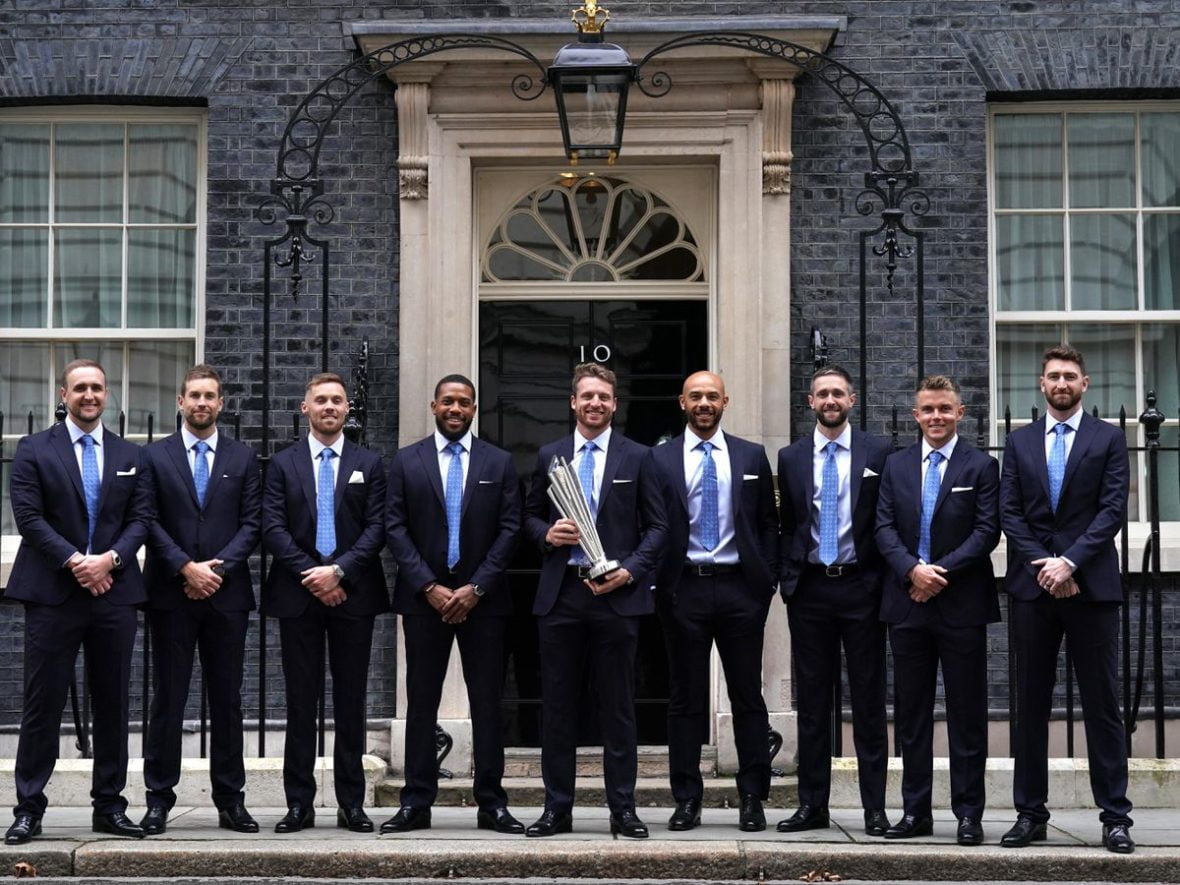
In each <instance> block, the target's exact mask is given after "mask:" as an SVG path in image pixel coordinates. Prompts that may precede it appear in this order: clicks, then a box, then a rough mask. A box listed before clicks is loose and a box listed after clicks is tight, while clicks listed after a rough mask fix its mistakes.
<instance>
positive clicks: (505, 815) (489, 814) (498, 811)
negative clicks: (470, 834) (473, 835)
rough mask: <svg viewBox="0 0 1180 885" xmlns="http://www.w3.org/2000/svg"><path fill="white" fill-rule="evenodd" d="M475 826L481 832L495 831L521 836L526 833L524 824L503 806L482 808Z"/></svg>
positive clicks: (477, 815)
mask: <svg viewBox="0 0 1180 885" xmlns="http://www.w3.org/2000/svg"><path fill="white" fill-rule="evenodd" d="M475 826H476V827H477V828H478V829H481V830H495V831H496V832H497V833H508V834H509V835H512V836H519V835H520V834H521V833H523V832H524V824H522V823H521V822H520V821H518V820H517V819H516V818H514V817H513V816H512V812H511V811H509V810H508V809H507V808H505V807H504V806H503V805H501V806H500V807H499V808H489V809H488V810H487V811H484V810H483V809H482V808H481V809H480V810H479V812H478V813H477V814H476V815H475Z"/></svg>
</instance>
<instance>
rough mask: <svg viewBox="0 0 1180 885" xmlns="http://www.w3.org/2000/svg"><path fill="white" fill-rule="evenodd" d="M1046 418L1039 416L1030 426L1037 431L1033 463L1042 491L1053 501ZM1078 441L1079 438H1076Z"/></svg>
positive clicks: (1034, 438) (1034, 441)
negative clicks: (1047, 453) (1046, 439)
mask: <svg viewBox="0 0 1180 885" xmlns="http://www.w3.org/2000/svg"><path fill="white" fill-rule="evenodd" d="M1045 423H1046V422H1045V419H1044V418H1038V419H1037V420H1036V421H1034V422H1033V423H1032V424H1030V425H1029V426H1030V427H1035V428H1036V429H1037V432H1036V433H1035V434H1034V436H1033V443H1034V445H1033V452H1032V457H1033V464H1034V465H1036V469H1037V476H1038V477H1040V480H1041V491H1042V492H1044V493H1045V500H1046V501H1051V500H1052V498H1050V497H1049V460H1048V459H1047V458H1046V457H1045ZM1074 443H1077V440H1076V439H1075V440H1074Z"/></svg>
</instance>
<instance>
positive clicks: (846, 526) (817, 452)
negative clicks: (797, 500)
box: [807, 424, 856, 565]
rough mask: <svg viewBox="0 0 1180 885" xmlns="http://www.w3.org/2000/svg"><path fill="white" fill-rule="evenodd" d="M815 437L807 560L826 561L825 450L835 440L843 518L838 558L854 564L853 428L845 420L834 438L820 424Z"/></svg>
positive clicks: (842, 562) (839, 512)
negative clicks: (822, 548)
mask: <svg viewBox="0 0 1180 885" xmlns="http://www.w3.org/2000/svg"><path fill="white" fill-rule="evenodd" d="M811 440H812V446H813V448H812V455H811V474H812V479H813V481H814V488H815V494H813V495H812V496H811V552H810V553H808V554H807V561H808V562H810V563H812V564H813V565H823V563H821V562H820V559H819V518H820V510H821V509H822V508H823V505H822V503H821V501H822V498H823V482H824V462H825V461H826V460H827V459H828V453H827V452H826V451H824V450H825V449H826V448H827V446H828V443H830V442H834V443H835V444H836V475H837V476H838V477H839V479H840V483H839V486H838V487H837V498H836V512H837V515H838V517H839V520H840V521H839V528H838V529H837V532H836V562H837V563H838V564H840V565H852V564H853V563H855V562H856V541H855V539H854V538H853V537H852V428H851V427H850V426H849V425H848V424H845V425H844V429H843V430H842V431H841V432H840V435H839V436H838V437H836V438H835V439H834V440H831V439H828V438H827V437H826V436H824V435H823V434H822V433H820V432H819V427H816V428H815V430H814V431H812V435H811Z"/></svg>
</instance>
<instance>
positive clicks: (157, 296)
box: [127, 229, 196, 329]
mask: <svg viewBox="0 0 1180 885" xmlns="http://www.w3.org/2000/svg"><path fill="white" fill-rule="evenodd" d="M195 243H196V231H194V230H191V229H190V230H175V229H170V230H129V231H128V232H127V325H128V326H130V327H132V328H158V329H177V328H182V329H183V328H189V327H190V326H192V325H193V263H194V253H195V250H196V245H195Z"/></svg>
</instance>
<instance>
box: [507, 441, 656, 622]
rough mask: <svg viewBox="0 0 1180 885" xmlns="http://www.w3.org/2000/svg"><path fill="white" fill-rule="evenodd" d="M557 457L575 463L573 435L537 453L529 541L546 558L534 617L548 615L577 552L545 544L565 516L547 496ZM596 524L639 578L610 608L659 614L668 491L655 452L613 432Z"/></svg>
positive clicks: (528, 506)
mask: <svg viewBox="0 0 1180 885" xmlns="http://www.w3.org/2000/svg"><path fill="white" fill-rule="evenodd" d="M555 455H560V456H561V457H563V458H565V459H566V460H567V461H572V460H573V457H574V437H573V435H572V434H571V435H570V436H567V437H564V438H562V439H560V440H558V441H557V442H553V443H549V444H548V445H546V446H542V448H541V451H539V452H538V453H537V468H536V470H535V471H534V472H533V481H532V487H531V488H530V489H529V496H528V499H527V501H526V502H525V509H524V512H525V521H524V533H525V537H526V538H528V540H529V541H530V542H531V543H533V544H535V545H536V546H537V548H538V549H540V550H541V552H542V554H543V556H542V559H541V577H540V580H539V581H538V583H537V598H536V600H534V602H533V614H535V615H546V614H548V613H549V612H550V611H551V610H552V608H553V606H554V604H555V603H556V602H557V595H558V592H559V591H560V590H561V582H562V579H563V578H564V576H565V569H566V566H567V565H569V559H570V554H571V552H573V549H574V548H573V547H570V546H565V545H563V546H560V547H550V546H549V545H548V544H546V543H545V533H546V532H548V531H549V527H550V526H551V525H553V523H555V522H557V520H558V519H560V518H561V514H560V513H558V512H557V508H556V507H554V506H553V503H552V502H551V501H550V500H549V494H548V489H549V462H550V461H551V460H552V459H553V457H554V456H555ZM595 524H596V525H597V526H598V535H599V537H600V538H601V540H602V546H603V549H604V550H605V551H606V555H607V556H608V557H609V558H611V559H617V560H618V561H619V563H620V564H621V565H622V566H623V567H624V568H625V569H627V571H629V572H630V573H631V576H632V577H633V578H634V579H635V582H634V583H633V584H630V585H628V586H624V587H620V588H618V589H617V590H614V591H612V592H611V593H608V594H606V598H607V600H608V601H609V602H610V606H611V608H613V609H614V611H615V612H616V613H617V614H620V615H646V614H650V613H651V612H653V611H655V600H654V598H653V596H652V584H653V583H654V581H655V577H656V568H657V567H658V566H659V561H660V556H661V555H662V553H663V549H664V545H665V544H666V543H667V541H668V522H667V517H666V515H665V513H664V502H663V492H662V489H661V485H660V480H659V476H658V475H657V474H656V472H655V465H654V464H653V463H652V457H651V449H649V448H648V447H647V446H644V445H640V444H639V443H637V442H634V441H632V440H629V439H627V438H626V437H625V436H623V434H621V433H619V431H618V430H617V429H616V430H613V431H612V432H611V436H610V445H609V446H608V447H607V452H606V464H605V465H604V467H603V474H602V487H601V489H600V491H599V504H598V518H597V520H596V523H595ZM586 592H587V593H589V592H590V591H589V590H587V591H586Z"/></svg>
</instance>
